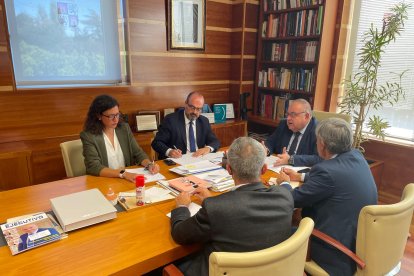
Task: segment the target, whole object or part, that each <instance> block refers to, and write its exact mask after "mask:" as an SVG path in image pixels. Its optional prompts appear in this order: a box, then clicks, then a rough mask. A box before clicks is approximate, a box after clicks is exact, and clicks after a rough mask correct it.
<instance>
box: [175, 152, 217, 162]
mask: <svg viewBox="0 0 414 276" xmlns="http://www.w3.org/2000/svg"><path fill="white" fill-rule="evenodd" d="M223 153H224V152H223V151H218V152H213V153H208V154H206V155H203V156H198V157H193V154H194V153H193V152H189V153H186V154H183V155H182V156H181V157H180V158H170V159H172V160H174V162H175V163H177V164H180V165H187V164H192V163H196V162H200V161H203V160H208V161H210V162H212V163H214V164H219V163H221V160H222V158H223Z"/></svg>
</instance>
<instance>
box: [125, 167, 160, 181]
mask: <svg viewBox="0 0 414 276" xmlns="http://www.w3.org/2000/svg"><path fill="white" fill-rule="evenodd" d="M126 171H127V172H130V173H136V174H143V175H144V177H145V183H149V182H154V181H158V180H162V179H165V176H163V175H162V174H160V173H156V174H151V173H150V172H149V171H148V170H146V169H145V168H135V169H126Z"/></svg>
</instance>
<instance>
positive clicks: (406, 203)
mask: <svg viewBox="0 0 414 276" xmlns="http://www.w3.org/2000/svg"><path fill="white" fill-rule="evenodd" d="M413 209H414V183H411V184H408V185H407V186H406V187H405V188H404V191H403V195H402V197H401V201H400V202H398V203H395V204H389V205H370V206H366V207H364V208H362V210H361V212H360V214H359V219H358V231H357V241H356V254H357V255H358V256H359V257H360V258H361V259H362V260H364V261H365V264H366V267H365V268H364V269H363V270H361V269H358V270H357V273H356V275H385V274H386V273H388V272H389V271H391V270H392V269H393V268H394V267H395V266H397V265H398V263H399V262H400V261H401V259H402V257H403V254H404V249H405V246H406V243H407V238H408V235H409V229H410V224H411V219H412V217H413Z"/></svg>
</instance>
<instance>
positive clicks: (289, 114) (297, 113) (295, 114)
mask: <svg viewBox="0 0 414 276" xmlns="http://www.w3.org/2000/svg"><path fill="white" fill-rule="evenodd" d="M303 113H306V112H305V111H302V112H287V113H286V117H288V116H290V117H293V118H296V117H297V116H299V114H303Z"/></svg>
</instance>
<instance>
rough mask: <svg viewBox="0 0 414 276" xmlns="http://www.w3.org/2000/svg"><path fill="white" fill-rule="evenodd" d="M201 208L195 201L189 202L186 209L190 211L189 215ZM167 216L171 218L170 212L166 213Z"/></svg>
mask: <svg viewBox="0 0 414 276" xmlns="http://www.w3.org/2000/svg"><path fill="white" fill-rule="evenodd" d="M200 209H201V206H200V205H198V204H197V203H194V202H191V203H190V206H188V210H189V211H190V214H191V216H194V215H195V214H197V212H198V210H200ZM167 217H169V218H171V212H170V213H168V214H167Z"/></svg>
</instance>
